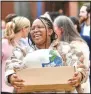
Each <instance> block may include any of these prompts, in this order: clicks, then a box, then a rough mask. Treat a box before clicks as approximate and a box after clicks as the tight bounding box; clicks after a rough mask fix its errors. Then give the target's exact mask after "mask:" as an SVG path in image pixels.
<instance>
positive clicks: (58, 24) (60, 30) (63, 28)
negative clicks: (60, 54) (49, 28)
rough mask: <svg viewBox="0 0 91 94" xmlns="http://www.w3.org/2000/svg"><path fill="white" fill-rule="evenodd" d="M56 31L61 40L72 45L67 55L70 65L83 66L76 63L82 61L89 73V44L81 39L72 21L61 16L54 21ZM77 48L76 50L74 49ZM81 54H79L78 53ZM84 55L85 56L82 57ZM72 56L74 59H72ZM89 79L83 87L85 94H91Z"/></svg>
mask: <svg viewBox="0 0 91 94" xmlns="http://www.w3.org/2000/svg"><path fill="white" fill-rule="evenodd" d="M54 29H55V32H56V34H57V35H58V38H59V40H61V41H65V42H67V43H69V44H70V45H71V50H70V51H69V52H68V54H67V57H68V59H67V61H66V62H68V65H75V64H77V65H80V66H81V67H82V65H81V64H80V62H77V63H74V62H76V58H77V59H78V60H79V61H81V63H82V64H84V65H85V66H86V67H87V72H88V71H89V68H90V61H89V54H90V51H89V47H88V45H87V43H86V42H85V41H84V40H83V39H82V38H81V37H80V34H79V33H78V32H76V29H75V28H74V25H73V23H72V21H71V19H70V18H69V17H67V16H59V17H57V18H56V19H55V20H54ZM74 48H75V49H74ZM78 52H79V53H78ZM82 53H83V55H82ZM70 54H72V57H70V56H71V55H70ZM89 82H90V81H89V78H88V79H87V81H86V82H85V83H83V84H82V85H81V87H82V89H83V92H84V93H90V83H89Z"/></svg>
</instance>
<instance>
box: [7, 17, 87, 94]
mask: <svg viewBox="0 0 91 94" xmlns="http://www.w3.org/2000/svg"><path fill="white" fill-rule="evenodd" d="M30 35H31V39H32V44H31V46H30V50H29V52H33V51H35V50H39V49H53V50H55V49H56V50H57V51H58V52H59V54H60V55H61V56H62V58H63V61H64V66H76V69H77V73H75V74H74V77H73V78H72V79H71V81H70V80H69V81H68V83H69V84H71V85H73V86H75V87H76V86H79V85H80V84H81V83H83V82H85V81H86V80H87V77H88V72H87V71H86V69H87V67H85V65H84V64H83V62H82V61H81V60H79V59H81V58H80V57H82V56H83V53H82V51H81V50H77V49H76V47H75V46H73V45H72V44H70V43H68V42H65V41H59V39H57V38H55V36H56V34H55V32H54V29H53V24H52V23H51V21H50V20H49V19H47V18H45V17H40V18H37V19H35V20H34V22H33V24H32V28H31V31H30ZM79 39H80V37H79ZM71 49H73V50H71ZM15 52H18V53H19V54H21V55H20V56H18V57H17V53H15ZM23 52H24V51H21V49H20V48H17V49H16V48H15V50H14V52H13V55H12V57H11V58H10V59H9V60H7V62H6V63H7V65H6V82H7V84H8V85H12V86H14V88H15V89H16V90H18V89H20V88H22V87H23V86H24V85H23V79H20V78H18V76H17V75H16V74H15V71H14V69H23V68H25V66H24V63H23V62H22V61H23V59H24V58H26V56H27V54H28V53H29V52H28V53H26V54H25V55H24V53H23ZM68 53H69V55H67V54H68ZM76 53H78V54H77V55H76ZM73 54H74V55H75V57H76V58H75V61H74V63H73V62H72V58H73ZM79 55H80V57H79ZM69 57H70V58H71V60H69ZM78 58H79V59H78ZM71 63H73V64H71ZM77 63H79V64H82V65H83V66H84V67H80V68H78V67H79V66H77ZM27 67H28V66H27ZM36 67H37V66H36ZM63 92H65V91H63ZM72 92H75V93H76V92H77V91H76V90H75V91H72ZM72 92H71V93H72ZM35 93H36V94H38V92H35ZM43 93H45V92H43ZM47 93H48V94H49V93H53V92H52V91H49V92H47ZM54 93H55V92H54ZM56 93H57V92H56Z"/></svg>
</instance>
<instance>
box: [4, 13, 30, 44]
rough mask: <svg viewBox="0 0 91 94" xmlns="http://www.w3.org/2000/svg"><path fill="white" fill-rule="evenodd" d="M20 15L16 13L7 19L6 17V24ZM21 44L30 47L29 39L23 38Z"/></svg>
mask: <svg viewBox="0 0 91 94" xmlns="http://www.w3.org/2000/svg"><path fill="white" fill-rule="evenodd" d="M17 16H18V15H17V14H14V13H10V14H8V15H7V16H6V17H5V22H6V24H7V23H8V22H10V21H11V20H12V19H13V18H15V17H17ZM19 41H20V43H21V44H22V46H23V45H24V46H25V45H26V46H29V44H28V37H26V38H21V39H20V40H19ZM29 42H30V44H31V40H30V41H29Z"/></svg>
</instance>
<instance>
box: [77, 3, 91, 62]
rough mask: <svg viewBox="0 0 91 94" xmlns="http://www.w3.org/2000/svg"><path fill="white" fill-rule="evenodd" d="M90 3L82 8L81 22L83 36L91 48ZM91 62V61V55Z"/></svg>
mask: <svg viewBox="0 0 91 94" xmlns="http://www.w3.org/2000/svg"><path fill="white" fill-rule="evenodd" d="M90 11H91V8H90V3H85V4H83V5H82V7H81V8H80V13H79V17H80V19H79V20H80V24H81V32H80V35H81V37H82V38H83V39H84V40H85V41H86V42H87V44H88V46H89V49H90V50H91V47H90ZM90 62H91V55H90Z"/></svg>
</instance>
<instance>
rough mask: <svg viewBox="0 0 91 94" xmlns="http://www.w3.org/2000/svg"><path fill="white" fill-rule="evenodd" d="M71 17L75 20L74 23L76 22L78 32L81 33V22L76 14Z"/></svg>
mask: <svg viewBox="0 0 91 94" xmlns="http://www.w3.org/2000/svg"><path fill="white" fill-rule="evenodd" d="M70 19H71V21H72V22H73V24H74V26H75V28H76V30H77V32H79V33H80V31H81V27H80V23H79V20H78V18H76V17H74V16H71V17H70Z"/></svg>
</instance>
